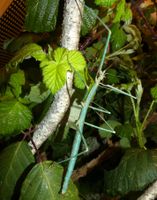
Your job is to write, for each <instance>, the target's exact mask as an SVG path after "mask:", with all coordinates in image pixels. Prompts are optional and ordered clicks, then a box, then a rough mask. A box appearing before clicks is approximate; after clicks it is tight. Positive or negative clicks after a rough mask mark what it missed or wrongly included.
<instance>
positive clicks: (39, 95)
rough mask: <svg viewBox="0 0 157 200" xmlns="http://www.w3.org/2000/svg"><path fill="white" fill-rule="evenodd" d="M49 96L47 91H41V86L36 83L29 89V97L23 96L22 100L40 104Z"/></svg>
mask: <svg viewBox="0 0 157 200" xmlns="http://www.w3.org/2000/svg"><path fill="white" fill-rule="evenodd" d="M49 94H50V91H49V90H46V91H45V90H44V91H42V84H41V83H38V84H37V85H34V86H32V87H31V90H30V93H29V95H27V96H25V97H24V99H25V100H27V101H28V102H33V103H42V102H43V101H44V100H45V99H46V98H47V97H48V96H49Z"/></svg>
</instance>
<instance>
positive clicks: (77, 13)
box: [29, 0, 83, 153]
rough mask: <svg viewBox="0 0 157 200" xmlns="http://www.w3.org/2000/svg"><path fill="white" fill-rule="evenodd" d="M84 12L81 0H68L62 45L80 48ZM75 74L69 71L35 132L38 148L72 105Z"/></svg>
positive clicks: (65, 9) (69, 47)
mask: <svg viewBox="0 0 157 200" xmlns="http://www.w3.org/2000/svg"><path fill="white" fill-rule="evenodd" d="M82 12H83V5H82V3H81V2H80V0H66V2H65V7H64V20H63V30H62V39H61V45H62V47H65V48H67V49H69V50H75V49H78V44H79V38H80V29H81V21H82V19H81V18H82V17H81V13H82ZM72 84H73V74H72V73H70V72H68V73H67V83H66V84H65V85H64V86H63V88H62V89H61V90H60V91H59V92H58V93H57V94H56V95H55V98H54V101H53V103H52V105H51V106H50V108H49V111H48V112H47V114H46V116H45V117H44V119H43V120H42V121H41V123H40V124H39V125H38V126H37V129H36V131H35V132H34V134H33V138H32V139H33V141H34V143H35V145H36V148H37V149H39V148H40V146H41V145H42V144H43V143H44V142H45V141H46V140H47V138H48V137H49V136H50V135H52V134H53V133H54V131H55V130H56V128H57V126H58V125H59V123H60V122H61V120H62V119H63V117H64V115H65V113H66V111H67V110H68V107H69V105H70V97H71V95H72V91H73V89H72ZM29 146H31V148H32V152H33V153H35V149H34V146H33V145H32V143H31V142H29Z"/></svg>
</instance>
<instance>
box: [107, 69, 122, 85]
mask: <svg viewBox="0 0 157 200" xmlns="http://www.w3.org/2000/svg"><path fill="white" fill-rule="evenodd" d="M106 78H107V83H108V84H116V83H119V78H118V76H117V71H116V70H115V69H109V70H107V74H106Z"/></svg>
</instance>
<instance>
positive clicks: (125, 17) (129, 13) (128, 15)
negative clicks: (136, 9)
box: [122, 4, 132, 24]
mask: <svg viewBox="0 0 157 200" xmlns="http://www.w3.org/2000/svg"><path fill="white" fill-rule="evenodd" d="M122 20H123V21H125V22H127V24H130V23H131V21H132V10H131V8H130V4H126V6H125V14H124V15H123V16H122Z"/></svg>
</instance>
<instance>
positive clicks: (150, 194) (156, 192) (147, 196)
mask: <svg viewBox="0 0 157 200" xmlns="http://www.w3.org/2000/svg"><path fill="white" fill-rule="evenodd" d="M156 198H157V180H156V181H155V182H154V183H153V184H152V185H151V186H150V187H149V188H148V189H147V190H146V191H145V192H144V193H143V194H142V195H141V196H140V197H139V198H138V199H137V200H154V199H156Z"/></svg>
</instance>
